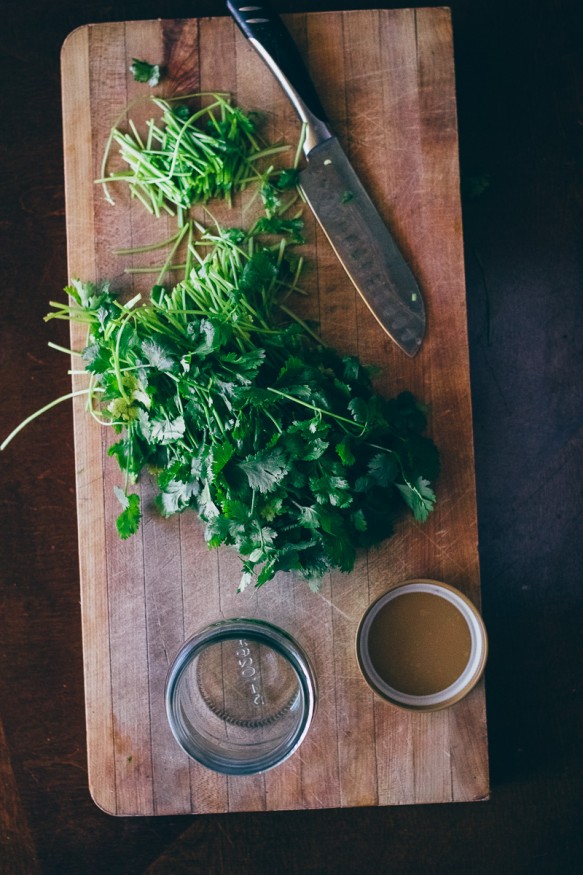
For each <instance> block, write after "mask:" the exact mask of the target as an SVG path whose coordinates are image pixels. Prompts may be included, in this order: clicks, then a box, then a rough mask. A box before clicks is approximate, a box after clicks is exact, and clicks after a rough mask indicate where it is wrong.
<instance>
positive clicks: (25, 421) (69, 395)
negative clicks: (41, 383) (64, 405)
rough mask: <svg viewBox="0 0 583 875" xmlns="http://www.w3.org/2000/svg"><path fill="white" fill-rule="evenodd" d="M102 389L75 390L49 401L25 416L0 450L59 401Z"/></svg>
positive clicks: (3, 442)
mask: <svg viewBox="0 0 583 875" xmlns="http://www.w3.org/2000/svg"><path fill="white" fill-rule="evenodd" d="M103 391H104V390H103V389H97V388H95V387H91V386H90V387H89V388H88V389H77V390H76V391H75V392H68V393H67V394H66V395H61V396H60V397H59V398H55V399H54V400H53V401H49V403H48V404H45V406H44V407H41V408H40V410H36V411H35V412H34V413H31V415H30V416H27V417H26V419H23V421H22V422H21V423H20V425H17V426H16V428H15V429H13V431H11V432H10V434H9V435H8V437H7V438H5V439H4V440H3V441H2V443H1V444H0V450H4V449H6V447H7V446H8V444H9V443H10V441H11V440H12V438H14V437H16V435H17V434H18V432H19V431H21V430H22V429H23V428H24V427H25V426H26V425H28V424H29V423H30V422H32V421H33V420H34V419H36V418H37V417H38V416H41V415H42V414H43V413H46V411H47V410H50V409H51V408H52V407H56V406H57V404H60V403H61V401H69V400H70V399H71V398H77V396H79V395H89V394H90V393H93V392H103Z"/></svg>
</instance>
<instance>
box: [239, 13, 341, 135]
mask: <svg viewBox="0 0 583 875" xmlns="http://www.w3.org/2000/svg"><path fill="white" fill-rule="evenodd" d="M227 9H228V10H229V12H230V13H231V15H232V16H233V18H234V19H235V21H236V22H237V24H238V26H239V28H240V29H241V30H242V32H243V33H244V34H245V36H246V37H247V39H249V40H251V41H252V42H254V43H257V44H258V45H256V46H255V48H257V50H258V51H259V52H260V54H261V55H262V57H263V60H264V61H265V62H266V63H267V64H268V66H269V67H270V68H271V70H272V72H273V73H274V75H276V76H277V78H278V79H279V81H280V83H281V84H282V86H283V87H284V88H285V90H286V91H287V92H288V96H290V99H292V102H293V103H294V104H295V105H296V110H297V111H298V112H299V113H300V116H301V111H300V108H299V107H298V106H297V102H296V101H294V99H293V96H291V95H290V94H289V90H288V89H287V88H286V87H285V83H284V82H282V79H281V77H280V76H279V75H277V71H279V73H281V74H282V75H283V77H284V78H285V80H287V83H289V85H291V88H292V89H293V91H294V92H295V94H296V95H297V97H298V98H299V101H300V102H301V103H302V104H303V105H304V106H305V108H307V109H308V110H309V112H310V113H311V114H312V116H313V117H314V119H315V120H316V121H320V122H322V123H324V124H325V122H326V114H325V112H324V109H323V107H322V104H321V103H320V99H319V97H318V95H317V93H316V89H315V88H314V84H313V82H312V80H311V79H310V74H309V73H308V71H307V69H306V66H305V64H304V61H303V59H302V56H301V55H300V53H299V51H298V48H297V46H296V44H295V42H294V41H293V39H292V37H291V35H290V32H289V31H288V30H287V28H286V26H285V25H284V23H283V21H282V20H281V18H280V17H279V15H278V14H277V12H276V11H275V10H274V9H273V8H272V7H271V6H270V5H269V3H266V2H264V0H259V2H256V3H253V2H250V0H227ZM261 50H262V51H261ZM265 55H267V56H268V57H265ZM270 60H271V63H270Z"/></svg>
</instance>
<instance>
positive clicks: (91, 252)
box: [62, 9, 488, 815]
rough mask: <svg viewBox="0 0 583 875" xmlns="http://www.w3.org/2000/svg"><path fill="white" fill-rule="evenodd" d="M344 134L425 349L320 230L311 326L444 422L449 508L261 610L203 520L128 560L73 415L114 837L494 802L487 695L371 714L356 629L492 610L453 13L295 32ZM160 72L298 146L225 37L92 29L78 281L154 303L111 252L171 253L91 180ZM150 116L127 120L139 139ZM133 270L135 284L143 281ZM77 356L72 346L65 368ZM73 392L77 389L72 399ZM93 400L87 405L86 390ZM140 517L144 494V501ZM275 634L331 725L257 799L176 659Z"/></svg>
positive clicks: (73, 168)
mask: <svg viewBox="0 0 583 875" xmlns="http://www.w3.org/2000/svg"><path fill="white" fill-rule="evenodd" d="M287 21H288V24H289V26H290V29H291V30H292V32H293V34H294V36H295V37H296V39H297V41H298V44H299V46H300V48H301V50H302V52H303V53H304V55H305V57H306V58H307V61H308V64H309V66H310V68H311V71H312V74H313V77H314V80H315V83H316V86H317V88H318V90H319V93H320V94H321V96H322V101H323V103H324V105H325V107H326V109H327V111H328V114H329V117H330V120H331V122H332V124H333V126H334V128H335V129H336V130H337V132H338V134H339V136H340V138H341V140H342V141H343V143H344V145H345V146H346V148H347V150H348V152H349V154H350V156H351V158H352V160H353V162H354V164H355V166H356V169H357V171H358V172H359V174H360V175H361V177H362V179H363V181H364V183H365V184H366V186H367V187H368V189H369V190H370V192H371V195H372V196H373V199H374V200H375V201H376V203H377V205H378V207H379V209H380V211H381V212H382V214H383V215H384V217H385V219H386V220H387V222H388V223H390V225H391V227H392V228H393V229H394V233H395V236H396V237H397V239H398V240H399V242H400V244H401V246H402V247H403V250H404V251H405V253H406V254H407V256H408V257H409V259H410V260H411V263H412V265H413V266H414V268H415V270H416V272H417V274H418V276H419V278H420V280H421V283H422V287H423V290H424V294H425V298H426V303H427V311H428V334H427V337H426V340H425V342H424V345H423V347H422V350H421V352H420V353H419V354H418V356H417V357H416V358H415V359H414V360H408V359H405V357H404V356H403V355H402V354H401V353H400V352H399V351H398V350H397V348H396V347H395V346H394V345H393V344H392V343H391V342H390V341H389V340H388V338H387V337H386V335H384V333H383V332H382V330H381V329H380V328H379V327H378V325H377V324H376V322H375V320H374V318H373V317H372V316H371V315H370V313H369V311H368V309H367V308H366V306H365V305H364V304H363V302H362V301H361V300H360V299H359V298H358V295H357V294H356V292H355V291H354V289H353V287H352V286H351V284H350V283H349V281H348V280H347V279H346V277H345V276H344V275H343V272H342V269H341V268H340V267H339V265H338V263H337V262H336V260H335V258H334V256H333V254H332V253H331V250H330V248H329V246H328V244H327V242H326V240H325V238H324V237H323V235H322V234H321V232H320V231H319V230H318V229H317V228H316V227H315V223H314V222H313V221H311V220H310V217H308V216H307V217H306V219H307V221H308V231H309V235H308V236H309V240H308V244H307V246H306V250H307V254H308V256H309V257H310V259H311V261H312V262H313V264H315V265H316V266H317V270H314V271H313V272H312V281H311V284H310V285H311V288H310V292H311V296H310V300H309V302H308V304H307V306H308V307H309V308H310V313H311V315H314V316H316V317H317V318H318V319H319V321H320V324H321V328H322V334H323V336H324V338H325V340H326V341H327V342H329V343H331V344H334V345H335V346H336V347H337V348H339V349H340V350H342V351H346V352H352V353H355V352H356V353H358V354H359V355H360V356H361V358H362V359H363V360H364V361H365V362H367V363H370V364H376V365H380V366H381V368H382V373H381V376H380V377H379V380H378V387H379V389H380V390H381V391H383V392H385V393H390V394H395V393H396V392H398V391H399V390H401V389H404V388H407V389H411V390H412V391H414V392H415V393H416V394H418V396H419V397H420V398H422V399H423V400H424V401H425V402H426V403H428V404H429V405H430V408H431V412H432V413H431V432H432V434H433V436H434V438H435V440H436V442H437V443H438V445H439V447H440V450H441V453H442V459H443V473H442V476H441V479H440V481H439V484H438V497H439V502H438V508H437V510H436V512H435V513H434V514H433V515H432V516H431V517H430V519H429V521H428V522H427V523H426V524H425V525H423V526H420V525H418V524H415V523H414V522H412V521H411V520H410V519H407V520H403V522H402V523H401V524H400V525H399V527H398V529H397V532H396V534H395V536H394V537H393V538H392V539H391V540H390V541H388V542H387V543H385V544H384V545H382V547H381V548H379V549H375V550H374V551H371V552H370V553H369V555H368V556H366V555H363V556H361V557H359V560H358V564H357V567H356V569H355V571H354V572H353V573H352V574H351V575H337V574H334V575H330V576H329V578H328V580H326V581H325V582H324V586H323V588H322V591H321V593H320V594H319V595H318V596H314V595H312V594H311V593H310V592H309V591H308V589H307V587H306V586H305V584H303V583H302V582H300V581H295V580H294V579H292V578H290V577H288V576H285V575H282V576H280V578H278V579H277V580H275V581H274V582H273V583H272V584H270V585H269V586H268V587H266V588H265V590H262V591H261V593H259V594H257V593H254V592H246V593H244V594H242V595H237V594H236V592H235V589H236V581H237V578H238V564H239V563H238V560H237V557H236V556H234V554H232V553H230V552H225V551H219V552H218V553H209V552H208V550H207V549H206V546H205V545H204V543H203V540H202V535H201V530H200V526H199V524H198V522H197V521H196V519H194V518H193V517H187V516H182V517H181V518H180V519H171V520H161V519H159V518H157V517H156V516H155V514H153V513H149V512H148V513H147V514H146V515H145V518H144V522H143V526H142V529H141V532H140V534H138V535H137V536H136V537H135V538H132V539H130V540H129V541H127V542H121V541H119V540H118V539H117V535H116V534H115V529H114V522H113V521H114V518H115V515H116V513H117V510H116V508H115V506H114V505H115V501H116V499H115V498H114V497H113V485H114V484H115V483H116V482H117V478H118V474H117V471H116V469H115V465H114V463H113V461H112V460H111V459H109V458H108V457H107V455H106V448H107V445H108V437H109V436H108V435H107V434H102V433H101V432H100V430H99V427H98V426H97V425H96V424H95V423H94V422H93V421H92V420H91V418H90V417H88V416H87V414H86V413H85V411H84V409H83V399H77V401H78V403H77V405H76V407H75V448H76V450H75V451H76V462H77V502H78V519H79V555H80V565H81V593H82V616H83V642H84V659H85V687H86V718H87V733H88V759H89V775H90V778H89V780H90V786H91V792H92V795H93V797H94V799H95V801H96V803H97V804H98V805H100V806H101V807H102V808H104V809H105V810H106V811H108V812H111V813H114V814H118V815H130V814H131V815H137V814H141V815H150V814H170V813H173V814H180V813H190V812H195V813H196V812H200V813H203V812H219V811H245V810H274V809H292V808H335V807H344V806H362V805H389V804H404V803H419V802H447V801H471V800H477V799H484V798H486V797H487V795H488V768H487V744H486V721H485V704H484V688H483V684H480V685H479V686H478V687H477V688H476V689H475V690H474V691H473V693H472V694H471V695H470V696H469V697H468V698H467V699H466V700H464V701H463V702H461V703H459V704H458V705H456V706H454V707H453V708H452V709H450V710H448V711H444V712H439V713H436V714H407V713H405V712H402V711H398V710H396V709H394V708H392V707H391V706H389V705H387V704H385V703H384V702H382V701H380V700H379V699H376V698H375V697H373V695H372V694H371V693H370V691H369V689H368V687H367V686H366V684H365V683H364V681H363V679H362V678H361V676H360V675H359V672H358V668H357V665H356V659H355V655H354V637H355V631H356V626H357V624H358V621H359V620H360V617H361V615H362V612H363V610H364V609H365V608H366V606H367V605H368V604H369V603H370V601H371V600H373V599H374V598H375V597H376V596H378V595H380V594H381V593H382V592H383V591H385V590H386V589H387V588H388V587H389V586H390V585H391V584H393V583H395V582H397V581H399V580H402V579H406V578H409V577H414V576H424V577H434V578H438V579H443V580H446V581H448V582H449V583H452V584H454V585H456V586H458V587H459V588H460V589H462V590H463V591H464V592H466V593H467V594H468V595H469V596H470V597H471V598H472V599H473V600H474V601H475V602H479V595H480V594H479V565H478V551H477V523H476V498H475V485H474V461H473V444H472V428H471V423H472V413H471V403H470V386H469V366H468V347H467V326H466V304H465V288H464V266H463V250H462V239H461V213H460V203H459V174H458V156H457V125H456V107H455V91H454V70H453V57H452V34H451V22H450V17H449V13H448V12H447V11H446V10H444V9H422V10H417V11H413V10H395V11H370V12H346V13H313V14H307V15H293V16H289V17H288V18H287ZM136 55H139V56H143V57H146V56H148V57H149V58H150V59H151V60H158V59H159V60H160V61H161V62H163V63H165V64H166V66H167V68H168V78H167V79H166V80H165V82H164V83H163V85H162V86H161V87H160V89H159V90H161V91H162V92H163V93H169V92H171V93H180V92H184V91H189V90H193V89H194V90H196V89H198V88H200V89H201V90H209V89H212V90H220V89H225V90H229V91H231V92H233V93H234V95H235V97H236V99H237V100H238V102H239V103H240V104H241V105H242V106H244V107H246V108H248V109H253V108H260V109H263V110H267V111H268V123H269V126H270V133H272V134H274V135H275V134H277V135H279V136H282V137H284V138H285V139H286V140H287V141H288V142H294V141H295V139H296V138H297V133H298V125H297V121H296V119H295V117H294V114H293V110H292V109H291V107H290V105H289V103H288V102H287V100H286V99H285V97H284V96H283V94H282V93H281V91H280V90H279V86H277V83H276V82H275V80H274V79H273V77H272V76H271V75H270V74H269V73H268V71H267V70H266V69H265V67H264V66H263V64H262V62H261V61H260V59H259V58H258V56H257V55H256V54H255V52H254V51H253V49H252V48H251V47H250V46H249V45H248V44H247V43H246V42H245V40H244V39H243V38H242V37H241V36H240V35H239V34H238V32H236V30H235V27H234V25H233V24H232V22H231V21H230V20H228V19H201V20H198V21H197V20H185V21H179V22H173V21H152V22H135V23H123V22H120V23H116V24H111V25H92V26H88V27H85V28H82V29H80V30H77V31H76V32H74V33H73V34H72V36H71V37H69V39H68V41H67V42H66V44H65V46H64V49H63V54H62V83H63V108H64V110H63V112H64V115H63V117H64V139H65V172H66V180H67V188H66V199H67V234H68V252H69V272H70V275H72V276H79V277H82V278H83V279H104V278H109V279H112V280H113V281H114V282H115V283H116V284H117V285H118V286H119V285H121V286H122V287H123V288H125V289H127V290H128V291H131V290H134V291H136V290H141V291H145V290H147V289H145V288H144V286H143V280H136V281H134V280H133V279H131V278H128V276H127V275H125V274H124V273H123V271H124V268H125V267H127V266H128V265H127V261H124V260H123V259H121V258H119V257H117V256H115V255H114V254H113V250H114V249H115V247H116V246H120V245H122V246H125V245H138V244H141V243H144V242H148V241H149V240H151V239H153V238H154V239H159V238H160V237H161V236H162V233H161V229H160V226H156V227H153V226H152V221H151V220H150V217H149V216H147V214H145V211H143V210H142V209H141V208H140V205H139V204H138V203H136V202H133V203H131V204H130V203H129V202H128V200H127V199H126V198H125V196H124V195H123V194H122V193H120V194H119V195H117V198H118V203H117V205H116V207H113V208H112V207H111V206H110V205H109V204H107V203H105V202H104V200H103V197H102V194H101V191H100V189H99V188H98V187H96V186H94V184H93V180H94V179H95V178H97V177H98V176H99V175H100V162H101V155H102V152H103V148H104V145H105V140H106V138H107V134H108V132H109V129H110V127H111V125H112V124H113V123H114V122H115V120H116V118H117V117H118V115H119V113H120V112H121V111H123V109H124V107H125V106H126V104H127V102H128V101H131V100H132V99H133V97H134V96H136V95H137V94H138V93H143V90H142V91H139V88H138V87H137V86H136V84H135V83H133V82H132V81H130V77H129V76H128V74H127V72H126V71H127V60H128V58H131V57H132V56H136ZM137 113H139V110H136V112H135V113H134V112H133V111H132V116H133V117H134V118H137V117H138V115H137ZM136 264H137V262H136ZM82 344H83V338H82V337H80V335H79V333H78V332H77V330H76V329H74V331H73V336H72V345H73V348H79V347H80V346H81V345H82ZM75 379H76V380H78V378H75ZM82 385H83V383H82V380H80V381H79V382H76V383H75V386H76V387H78V388H81V387H82ZM140 489H141V494H142V498H143V500H144V503H147V499H148V496H149V495H150V493H151V484H149V483H148V481H147V479H144V480H143V482H142V484H141V486H140ZM234 615H245V616H256V617H261V618H264V619H269V620H271V621H273V622H276V623H278V624H279V625H281V626H282V627H283V628H285V629H287V630H288V631H290V632H291V633H292V634H294V635H295V636H296V638H297V639H298V640H299V641H300V642H301V644H302V645H303V646H304V647H305V649H306V650H307V651H308V653H309V655H310V657H311V659H312V661H313V664H314V668H315V672H316V675H317V678H318V685H319V703H318V710H317V714H316V717H315V720H314V723H313V725H312V728H311V730H310V733H309V735H308V737H307V738H306V740H305V742H304V744H303V745H302V747H301V748H300V750H299V751H298V752H297V753H296V754H295V755H294V756H293V757H292V758H291V759H290V760H289V761H288V762H287V763H285V764H284V765H283V766H281V767H279V768H276V769H274V770H272V771H270V772H268V773H266V774H264V775H260V776H256V777H251V778H241V777H236V778H225V777H223V776H220V775H216V774H214V773H212V772H209V771H207V770H205V769H203V768H202V767H200V766H198V765H197V764H196V763H193V762H192V761H190V760H189V759H188V758H187V757H186V756H185V755H183V754H182V752H181V751H180V749H179V748H178V747H177V746H176V744H175V742H174V741H173V739H172V737H171V735H170V732H169V729H168V727H167V723H166V718H165V714H164V702H163V685H164V679H165V675H166V671H167V668H168V665H169V662H170V661H171V660H172V658H173V656H174V654H175V653H176V651H177V650H178V647H179V645H180V644H181V642H182V641H183V640H184V638H186V637H187V636H188V635H190V634H192V633H193V632H194V631H195V630H196V629H198V628H200V627H201V626H204V625H205V624H206V623H208V622H211V621H213V620H216V619H217V618H219V617H221V616H225V617H228V616H234Z"/></svg>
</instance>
